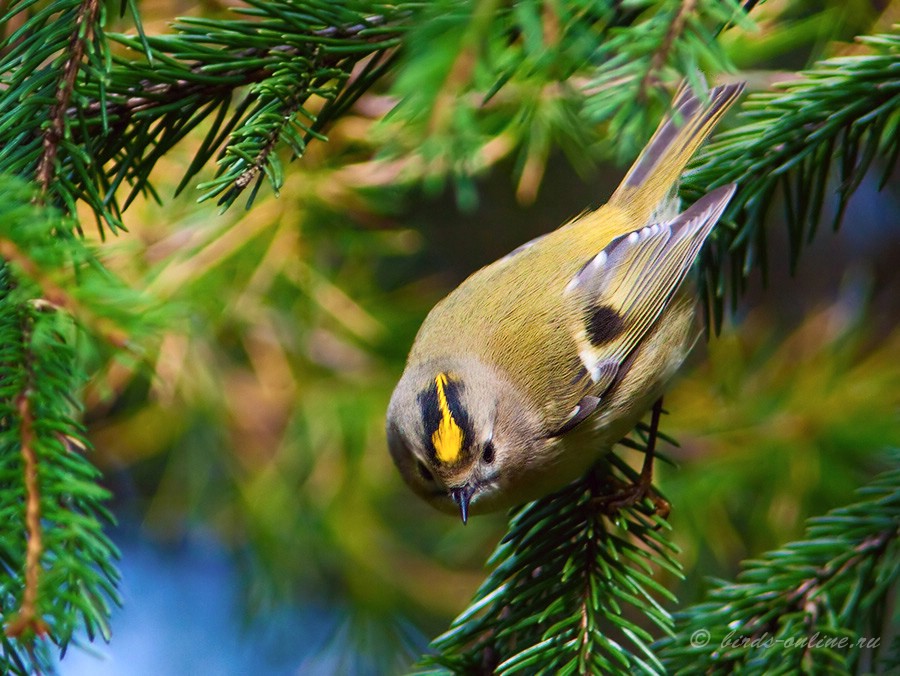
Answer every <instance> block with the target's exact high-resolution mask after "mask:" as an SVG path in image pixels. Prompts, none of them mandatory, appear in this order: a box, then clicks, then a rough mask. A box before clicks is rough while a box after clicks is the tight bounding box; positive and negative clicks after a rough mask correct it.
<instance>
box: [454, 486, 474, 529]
mask: <svg viewBox="0 0 900 676" xmlns="http://www.w3.org/2000/svg"><path fill="white" fill-rule="evenodd" d="M473 495H475V487H474V486H472V485H471V484H463V485H462V486H460V487H459V488H451V489H450V497H451V498H453V502H455V503H456V504H457V505H459V515H460V516H461V517H462V522H463V525H465V524H466V522H467V521H468V520H469V502H470V501H471V500H472V496H473Z"/></svg>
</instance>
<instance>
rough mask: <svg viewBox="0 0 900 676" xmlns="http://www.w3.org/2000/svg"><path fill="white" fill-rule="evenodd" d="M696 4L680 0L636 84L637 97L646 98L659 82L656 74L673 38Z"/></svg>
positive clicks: (664, 59) (673, 42)
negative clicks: (670, 21)
mask: <svg viewBox="0 0 900 676" xmlns="http://www.w3.org/2000/svg"><path fill="white" fill-rule="evenodd" d="M696 5H697V0H682V3H681V7H679V9H678V11H677V12H676V13H675V16H674V17H673V18H672V23H670V24H669V30H667V31H666V35H665V37H664V38H663V41H662V44H660V46H659V49H657V50H656V51H655V52H654V53H653V58H652V59H651V60H650V66H649V67H648V68H647V72H646V73H644V78H643V79H642V80H641V84H640V85H638V97H639V98H640V99H646V97H647V91H648V90H649V89H650V88H651V87H652V86H654V85H655V84H656V83H657V82H659V78H658V77H657V76H656V74H657V73H658V72H659V71H660V70H662V68H663V66H665V65H666V61H667V60H668V58H669V54H670V52H671V51H672V45H673V44H675V40H676V39H677V38H678V36H679V35H681V33H682V32H683V31H684V25H685V23H686V22H687V18H688V16H690V14H691V12H693V11H694V8H695V7H696Z"/></svg>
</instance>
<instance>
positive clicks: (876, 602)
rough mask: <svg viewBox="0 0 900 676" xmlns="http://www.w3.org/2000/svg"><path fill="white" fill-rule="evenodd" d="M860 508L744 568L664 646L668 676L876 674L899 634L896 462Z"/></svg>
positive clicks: (899, 485) (838, 514)
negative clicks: (894, 615) (704, 675)
mask: <svg viewBox="0 0 900 676" xmlns="http://www.w3.org/2000/svg"><path fill="white" fill-rule="evenodd" d="M889 460H890V462H891V465H892V467H891V469H889V470H888V471H886V472H885V473H883V474H882V475H881V476H879V477H877V478H876V479H875V480H874V481H872V483H870V484H869V485H868V486H866V487H865V488H862V489H860V491H859V496H860V497H861V498H862V499H861V500H860V502H858V503H855V504H852V505H849V506H847V507H842V508H840V509H835V510H833V511H831V512H829V513H828V514H827V515H825V516H821V517H816V518H813V519H811V520H810V522H809V527H808V528H807V532H806V539H804V540H802V541H799V542H793V543H790V544H788V545H786V546H784V547H783V548H781V549H779V550H776V551H773V552H769V553H767V554H764V555H763V556H761V557H759V558H758V559H753V560H750V561H747V562H745V563H744V569H743V571H742V572H741V573H740V575H738V577H737V580H736V581H735V582H725V581H717V582H716V583H715V586H714V587H713V589H712V590H710V591H709V592H708V593H707V600H706V601H704V602H703V603H700V604H697V605H695V606H692V607H690V608H688V609H686V610H685V611H684V612H682V613H680V614H679V615H678V618H677V627H678V633H677V634H676V635H675V636H674V637H672V638H669V639H666V640H664V641H662V642H661V646H660V647H661V651H660V655H661V657H662V659H663V661H664V663H665V665H666V668H667V669H668V670H669V671H670V672H671V673H677V674H688V673H697V672H698V671H702V672H703V673H707V674H730V673H735V672H738V673H753V674H762V673H765V674H770V673H798V672H804V673H859V672H861V671H862V672H868V673H871V672H878V671H879V670H878V666H877V665H878V659H879V658H880V657H882V656H885V653H886V652H887V651H888V650H889V648H890V646H889V645H887V642H888V641H889V640H890V638H891V637H890V631H889V627H890V626H892V625H893V626H896V623H895V622H896V618H893V619H892V618H891V614H892V613H896V612H897V611H896V601H897V584H898V581H900V453H897V452H893V453H891V454H890V456H889Z"/></svg>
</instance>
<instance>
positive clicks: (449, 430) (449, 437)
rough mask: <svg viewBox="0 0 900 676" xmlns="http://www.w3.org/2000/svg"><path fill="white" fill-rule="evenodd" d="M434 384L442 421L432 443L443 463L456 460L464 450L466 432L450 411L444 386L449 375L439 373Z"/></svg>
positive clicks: (432, 437) (432, 436) (433, 435)
mask: <svg viewBox="0 0 900 676" xmlns="http://www.w3.org/2000/svg"><path fill="white" fill-rule="evenodd" d="M434 384H435V386H436V387H437V395H438V408H439V409H440V411H441V422H440V423H439V424H438V428H437V429H436V430H435V431H434V434H432V435H431V443H432V445H433V446H434V451H435V453H436V454H437V458H438V460H440V461H441V462H443V463H453V462H456V460H457V459H458V458H459V454H460V453H461V452H462V447H463V439H464V437H465V433H464V432H463V430H462V428H461V427H460V426H459V424H457V422H456V421H455V420H454V419H453V414H452V413H451V412H450V404H449V403H448V402H447V393H446V392H445V391H444V387H445V386H446V385H447V375H446V374H444V373H439V374H438V375H437V377H436V378H435V379H434Z"/></svg>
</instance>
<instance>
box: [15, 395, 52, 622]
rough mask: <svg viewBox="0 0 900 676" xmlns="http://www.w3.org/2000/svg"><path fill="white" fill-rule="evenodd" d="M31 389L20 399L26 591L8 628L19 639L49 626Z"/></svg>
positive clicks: (18, 401)
mask: <svg viewBox="0 0 900 676" xmlns="http://www.w3.org/2000/svg"><path fill="white" fill-rule="evenodd" d="M29 394H30V388H26V389H25V391H24V392H21V393H20V394H19V396H18V398H17V399H16V408H17V410H18V412H19V419H20V424H21V427H20V428H19V430H20V431H19V437H20V443H21V447H22V448H21V451H22V461H23V464H24V468H25V529H26V531H27V532H28V545H27V548H26V550H25V591H24V592H23V594H22V603H21V605H20V606H19V610H18V612H17V613H16V616H15V617H14V618H13V619H12V621H10V623H9V624H8V625H7V626H6V635H7V636H10V637H12V638H18V637H19V636H22V635H23V634H36V635H39V636H40V635H43V634H46V633H47V623H46V622H44V620H43V619H42V618H41V616H40V612H39V611H38V588H39V586H40V575H41V554H42V553H43V545H42V544H41V492H40V486H39V484H38V471H37V465H38V463H37V453H36V452H35V448H34V416H33V414H32V412H31V400H30V399H29Z"/></svg>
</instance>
